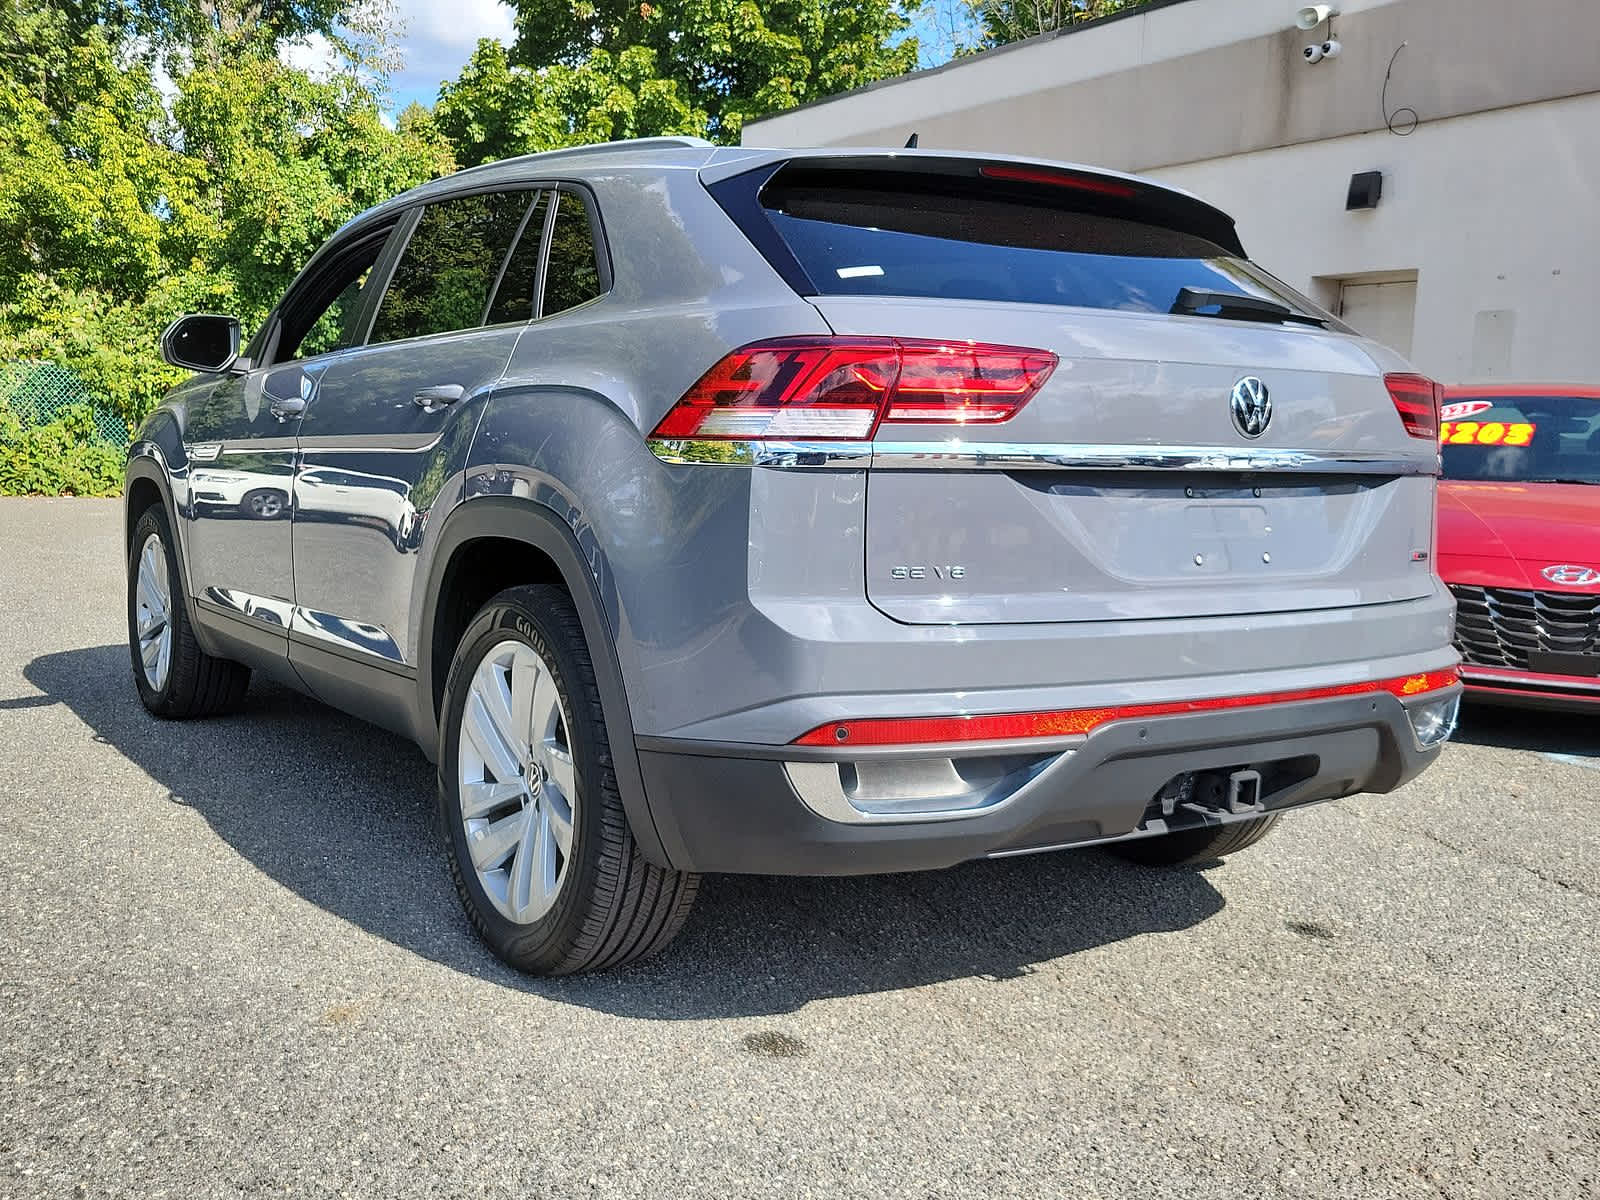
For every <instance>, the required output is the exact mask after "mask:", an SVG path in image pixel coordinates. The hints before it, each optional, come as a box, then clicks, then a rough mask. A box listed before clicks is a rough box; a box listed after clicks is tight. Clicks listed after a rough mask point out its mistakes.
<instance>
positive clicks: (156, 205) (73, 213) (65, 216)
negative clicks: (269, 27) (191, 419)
mask: <svg viewBox="0 0 1600 1200" xmlns="http://www.w3.org/2000/svg"><path fill="white" fill-rule="evenodd" d="M147 11H148V10H147ZM263 11H265V12H270V11H271V10H270V9H265V8H264V9H263ZM5 13H6V18H5V19H6V20H7V21H9V22H10V23H11V25H12V27H13V28H18V29H25V30H26V31H27V36H28V40H27V41H26V42H25V43H24V45H25V53H23V54H21V55H19V56H17V57H16V58H13V59H4V58H0V361H11V360H19V359H26V360H34V359H37V360H49V361H54V362H58V363H62V364H64V365H67V366H70V367H71V368H73V369H74V370H76V371H77V372H78V373H79V375H81V376H82V377H83V378H84V379H85V380H86V381H87V382H88V383H89V384H90V386H91V387H92V389H93V390H94V392H95V394H96V395H97V396H99V397H101V398H102V400H103V402H104V403H105V404H107V406H108V407H110V408H112V409H114V410H115V411H117V412H118V413H120V414H122V415H123V416H125V417H126V418H128V419H129V420H131V421H132V420H137V419H138V418H139V417H140V416H141V415H142V414H143V413H144V412H145V411H146V410H147V409H148V408H149V407H150V405H152V404H153V403H154V402H155V400H156V399H157V398H158V397H159V396H160V395H161V393H162V392H163V391H164V390H165V389H166V388H167V387H169V386H171V384H172V382H173V381H174V379H175V378H176V373H175V372H173V371H171V370H170V369H169V368H167V367H165V366H163V365H162V364H161V362H160V361H159V359H158V358H157V356H156V354H155V343H156V339H157V337H158V335H159V334H160V331H161V330H162V329H163V328H164V327H165V326H166V325H167V324H168V323H169V322H170V321H171V320H172V319H173V318H174V317H175V316H177V315H178V314H180V313H182V312H184V311H190V310H196V309H201V310H213V311H226V312H235V313H238V314H239V315H240V316H241V318H242V319H244V320H245V322H246V324H247V325H250V324H253V323H254V322H257V321H259V320H260V318H261V317H262V316H263V315H264V314H265V312H266V310H267V309H268V308H270V307H271V305H272V303H273V302H274V301H275V300H276V298H277V297H278V295H279V294H280V293H281V292H282V290H283V288H284V286H285V285H286V284H287V283H288V281H289V279H290V278H292V277H293V275H294V273H295V271H296V270H298V268H299V267H300V266H301V265H302V264H303V263H304V262H305V260H306V259H307V258H308V257H309V256H310V254H311V252H312V251H313V250H314V249H315V248H316V247H317V246H318V245H319V244H320V243H321V242H322V241H323V240H324V239H325V238H326V237H327V236H328V234H329V233H331V232H332V231H333V230H334V229H335V228H337V227H338V226H339V225H340V224H342V223H343V222H344V221H346V220H348V219H349V217H350V216H352V215H353V214H355V213H356V212H358V211H360V210H361V209H363V208H366V207H369V206H370V205H372V204H375V203H377V202H378V201H380V200H383V199H385V198H387V197H389V196H392V195H394V194H395V193H396V192H398V191H402V190H404V189H405V188H407V187H410V186H412V185H413V184H416V183H419V182H421V181H423V180H425V179H428V178H432V177H434V176H436V175H439V174H442V173H444V172H446V171H449V170H450V169H452V167H453V165H454V163H453V160H452V158H451V156H450V152H449V148H448V146H446V144H445V143H444V140H443V138H442V137H441V136H440V135H439V134H438V132H437V130H436V129H435V128H434V127H433V125H432V122H431V121H429V120H428V119H426V117H425V116H416V115H413V116H412V117H411V118H410V119H408V120H407V121H405V122H402V123H401V124H400V126H399V127H398V128H396V129H393V130H391V129H388V128H385V126H384V124H383V122H382V120H381V119H380V116H379V109H378V104H377V97H376V96H375V95H374V93H373V91H372V89H371V86H370V85H369V84H368V83H366V82H365V81H364V79H363V77H362V76H361V75H360V74H359V73H358V72H357V71H355V70H353V69H352V70H350V71H347V72H343V73H334V74H333V75H332V76H331V77H327V78H312V77H311V76H310V75H308V74H307V73H306V72H304V71H298V70H295V69H293V68H291V67H288V66H286V65H285V64H284V63H283V62H282V61H280V59H279V58H278V57H277V55H276V52H275V49H274V47H275V44H276V43H275V38H274V37H268V38H264V39H261V38H258V39H255V40H253V41H250V42H249V43H248V44H245V45H241V46H239V47H236V52H234V53H232V54H230V55H228V56H226V57H220V56H216V55H210V54H206V55H196V56H194V58H193V60H192V61H191V63H190V65H189V66H188V67H187V69H185V70H183V71H181V72H180V73H179V74H177V75H176V76H174V77H173V80H172V82H173V86H174V87H175V88H176V91H175V93H173V94H172V95H171V96H169V97H164V96H163V95H162V94H161V92H160V91H159V90H158V88H157V86H156V82H155V74H154V68H153V63H152V61H151V59H150V56H149V55H148V54H147V53H145V52H144V50H145V43H143V42H140V41H138V40H137V39H133V40H130V39H129V35H128V34H127V33H126V29H125V28H124V29H122V30H121V31H120V32H119V31H118V27H116V26H114V25H112V24H109V23H106V22H104V21H101V22H96V23H90V24H88V25H87V27H86V28H85V29H84V30H83V31H82V32H81V33H79V32H75V31H74V23H73V22H72V21H71V20H68V19H66V17H64V16H63V15H62V13H63V10H60V9H52V8H48V7H44V6H40V7H38V8H35V9H29V8H28V7H27V6H20V7H11V8H8V9H6V10H5ZM263 19H264V18H263ZM297 20H298V18H297ZM291 27H296V28H297V27H299V26H291ZM119 39H121V40H119Z"/></svg>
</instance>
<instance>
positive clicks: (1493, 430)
mask: <svg viewBox="0 0 1600 1200" xmlns="http://www.w3.org/2000/svg"><path fill="white" fill-rule="evenodd" d="M1537 428H1538V426H1537V425H1535V424H1534V423H1533V422H1531V421H1509V422H1508V421H1443V422H1441V423H1440V425H1439V444H1440V445H1442V446H1526V445H1528V444H1529V443H1530V442H1532V441H1533V433H1534V430H1536V429H1537Z"/></svg>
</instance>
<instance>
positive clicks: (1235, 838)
mask: <svg viewBox="0 0 1600 1200" xmlns="http://www.w3.org/2000/svg"><path fill="white" fill-rule="evenodd" d="M1281 815H1282V814H1281V813H1270V814H1268V815H1267V816H1264V817H1254V818H1252V819H1251V820H1248V821H1237V822H1234V823H1232V824H1229V825H1206V826H1202V827H1200V828H1199V829H1180V830H1179V831H1178V832H1177V833H1164V834H1161V835H1160V836H1158V837H1147V838H1137V839H1135V840H1134V841H1131V842H1112V843H1111V844H1110V845H1109V846H1107V847H1106V849H1108V850H1110V851H1111V852H1112V853H1113V854H1115V855H1116V856H1117V857H1118V858H1125V859H1127V860H1128V861H1129V862H1134V863H1139V864H1140V865H1141V866H1146V867H1183V866H1188V865H1190V864H1192V863H1202V862H1213V861H1215V860H1216V859H1219V858H1223V857H1225V856H1226V855H1229V854H1237V853H1238V852H1239V851H1240V850H1244V849H1246V848H1247V847H1250V846H1254V845H1255V844H1256V843H1257V842H1259V841H1260V840H1261V839H1262V838H1264V837H1266V836H1267V834H1269V833H1271V832H1272V829H1273V826H1275V825H1277V823H1278V818H1279V817H1280V816H1281Z"/></svg>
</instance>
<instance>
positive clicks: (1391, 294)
mask: <svg viewBox="0 0 1600 1200" xmlns="http://www.w3.org/2000/svg"><path fill="white" fill-rule="evenodd" d="M1339 315H1340V316H1341V317H1343V318H1344V320H1345V321H1346V323H1348V324H1349V325H1350V326H1351V327H1352V328H1354V329H1355V330H1357V331H1358V332H1360V333H1364V334H1366V335H1367V336H1368V337H1370V338H1376V339H1377V340H1378V341H1380V342H1382V343H1383V344H1384V345H1385V346H1388V347H1389V348H1390V349H1392V350H1398V351H1399V352H1400V353H1401V354H1403V355H1405V356H1406V357H1407V358H1410V357H1411V329H1412V326H1413V325H1414V324H1415V323H1416V319H1417V281H1416V280H1415V279H1408V280H1405V281H1403V282H1398V283H1346V284H1343V285H1341V286H1340V288H1339Z"/></svg>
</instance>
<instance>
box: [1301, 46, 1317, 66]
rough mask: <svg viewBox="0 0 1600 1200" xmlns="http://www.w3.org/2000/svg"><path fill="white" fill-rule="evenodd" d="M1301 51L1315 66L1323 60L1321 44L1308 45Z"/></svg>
mask: <svg viewBox="0 0 1600 1200" xmlns="http://www.w3.org/2000/svg"><path fill="white" fill-rule="evenodd" d="M1300 53H1301V54H1303V55H1305V58H1306V61H1307V62H1308V63H1310V64H1312V65H1313V66H1315V65H1316V64H1317V63H1319V62H1321V61H1322V47H1321V46H1307V47H1306V48H1305V49H1304V50H1302V51H1300Z"/></svg>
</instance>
